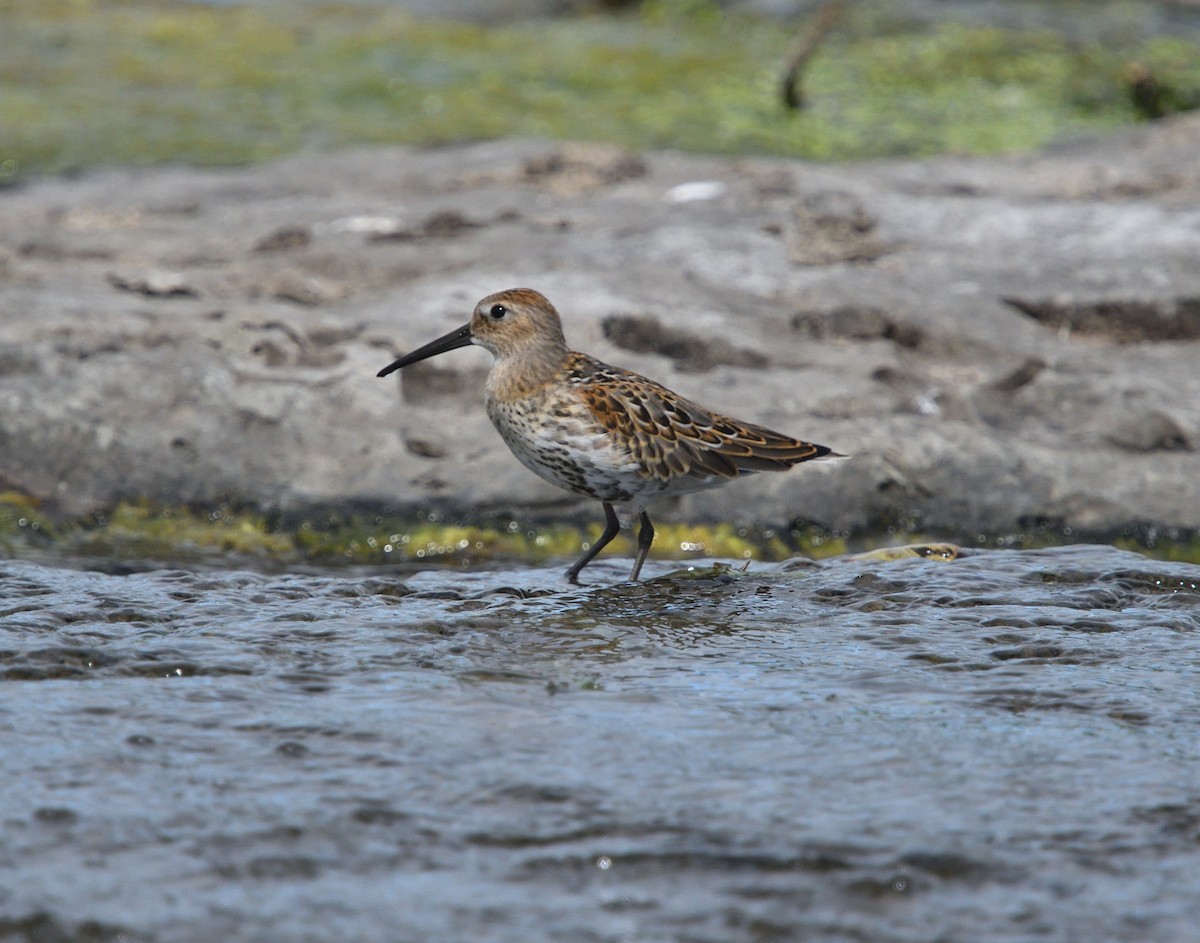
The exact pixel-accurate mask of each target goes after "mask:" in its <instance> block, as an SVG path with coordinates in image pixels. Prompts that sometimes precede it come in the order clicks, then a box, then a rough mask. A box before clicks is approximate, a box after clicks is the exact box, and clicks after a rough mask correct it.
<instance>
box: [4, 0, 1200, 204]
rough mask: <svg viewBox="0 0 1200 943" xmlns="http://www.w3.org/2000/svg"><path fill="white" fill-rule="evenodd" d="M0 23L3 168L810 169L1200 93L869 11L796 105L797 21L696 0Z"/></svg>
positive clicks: (1114, 66)
mask: <svg viewBox="0 0 1200 943" xmlns="http://www.w3.org/2000/svg"><path fill="white" fill-rule="evenodd" d="M0 12H2V14H3V21H4V43H3V50H2V51H0V179H8V180H12V179H15V178H17V177H18V176H20V175H22V174H27V173H45V172H56V171H63V170H69V169H73V168H82V167H87V166H92V165H95V164H101V163H121V164H145V163H156V162H163V161H184V162H192V163H199V164H214V163H216V164H228V163H240V162H247V161H254V160H259V159H263V158H267V157H272V156H276V155H281V154H285V153H290V152H294V151H297V150H301V149H305V148H329V147H336V146H343V145H350V144H359V143H368V142H401V143H409V144H421V145H427V144H441V143H449V142H459V141H466V140H474V139H480V138H494V137H501V136H509V135H537V136H547V137H554V138H569V139H580V140H604V141H610V142H614V143H618V144H623V145H626V146H629V147H633V148H653V147H676V148H682V149H687V150H694V151H714V152H725V153H742V154H745V153H766V154H779V155H789V156H798V157H809V158H846V157H870V156H882V155H893V154H911V155H919V154H931V153H936V152H945V151H954V152H964V153H994V152H999V151H1018V150H1025V149H1029V148H1034V147H1037V146H1039V145H1042V144H1045V143H1046V142H1048V141H1051V140H1053V139H1055V138H1059V137H1062V136H1064V135H1071V134H1078V133H1082V132H1089V131H1097V130H1103V129H1107V128H1112V127H1116V126H1118V125H1122V124H1128V123H1131V122H1133V121H1136V120H1138V118H1139V117H1140V116H1143V115H1145V114H1149V113H1152V112H1153V113H1166V112H1169V111H1171V110H1173V109H1176V108H1184V107H1195V104H1196V99H1198V98H1200V93H1198V92H1197V90H1200V54H1198V53H1200V47H1198V45H1197V44H1196V43H1194V42H1189V41H1185V40H1179V39H1157V40H1144V39H1130V40H1126V41H1124V42H1112V41H1106V42H1103V43H1100V42H1091V43H1084V42H1070V41H1068V40H1066V39H1063V38H1061V37H1060V36H1058V35H1057V34H1053V33H1049V32H1013V31H1006V30H998V29H986V28H972V27H966V26H954V25H946V26H942V27H939V28H928V27H919V28H917V27H911V26H909V27H897V26H895V25H894V24H880V23H879V22H875V21H872V20H871V19H870V18H869V17H867V16H866V15H863V16H860V17H859V18H857V19H855V18H854V17H851V18H849V19H848V20H847V22H846V23H845V24H843V25H842V26H841V27H839V29H838V30H836V31H835V32H834V33H833V34H832V35H831V36H829V37H828V39H827V40H826V42H825V44H824V45H823V46H822V47H821V49H820V50H819V52H818V54H817V55H816V57H815V58H814V59H813V60H812V62H811V63H810V67H809V69H808V71H807V73H806V75H805V79H804V85H805V90H806V97H807V100H808V102H809V107H808V108H806V109H804V110H803V111H800V112H789V111H787V110H786V109H785V108H783V107H782V105H781V104H780V102H779V94H778V88H777V85H778V82H779V78H780V74H781V72H782V63H783V60H784V58H785V56H786V55H787V50H788V47H789V43H790V42H791V39H792V36H791V33H792V29H791V28H789V27H786V26H784V25H782V24H780V23H778V22H775V21H766V20H759V19H754V18H751V17H747V16H740V15H735V14H731V13H725V12H722V11H720V10H719V9H718V8H717V7H716V6H715V5H714V4H711V3H704V2H698V3H697V2H689V3H679V2H674V3H650V4H647V5H645V7H644V8H643V10H642V11H641V12H640V13H636V14H628V15H621V16H613V15H599V14H595V15H583V16H576V17H565V18H561V19H555V20H548V21H538V22H523V23H521V24H519V25H515V26H511V27H501V28H488V27H483V26H477V25H469V24H462V23H453V22H445V21H425V20H413V19H410V18H408V17H406V16H404V15H403V14H402V13H400V12H398V11H396V10H395V9H394V8H391V7H388V6H387V5H380V6H377V7H376V6H372V5H369V4H362V3H354V4H350V3H347V4H336V3H327V4H319V3H304V4H280V5H277V6H271V5H270V4H256V5H254V6H253V7H250V6H242V5H236V4H235V5H228V6H225V5H187V4H180V3H168V2H166V0H127V2H120V3H117V2H105V0H74V2H54V0H37V2H34V0H4V2H0ZM1147 77H1149V78H1148V80H1147Z"/></svg>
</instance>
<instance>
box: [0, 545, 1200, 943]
mask: <svg viewBox="0 0 1200 943" xmlns="http://www.w3.org/2000/svg"><path fill="white" fill-rule="evenodd" d="M626 570H627V562H626V561H612V562H604V563H598V564H595V565H593V566H592V567H590V568H589V569H588V571H587V575H590V577H591V580H592V585H590V586H587V587H584V588H582V589H578V588H567V586H566V584H565V583H564V582H563V581H562V579H561V573H560V570H559V569H558V568H555V569H552V570H547V569H536V570H509V571H499V572H486V573H471V574H463V573H456V572H448V571H428V572H423V573H417V574H410V575H396V574H391V575H386V574H379V573H374V574H367V575H364V574H354V575H347V574H346V573H329V574H324V575H263V574H257V573H249V572H219V571H218V572H213V571H200V572H192V571H180V570H160V571H154V572H146V573H133V574H130V575H110V574H104V573H100V572H89V571H86V570H80V569H71V568H67V567H54V566H42V565H37V564H34V563H29V562H20V561H7V562H5V561H0V678H2V679H3V680H4V681H5V682H7V683H4V684H0V738H2V744H3V745H2V749H0V773H2V778H0V939H3V940H9V939H17V940H21V939H28V940H35V939H36V940H49V939H53V940H61V939H86V940H110V939H111V940H116V939H124V940H130V941H133V940H143V939H147V940H148V939H153V940H160V941H181V943H182V941H196V940H216V939H231V940H232V939H236V940H262V941H268V940H269V941H299V940H313V941H316V940H322V941H325V940H338V941H351V940H352V941H357V940H363V941H366V940H396V941H404V940H413V941H417V940H420V941H433V940H438V941H442V940H445V941H453V940H488V941H513V943H516V941H521V943H530V941H540V940H555V941H559V940H561V941H572V943H575V941H618V940H620V941H714V943H716V941H720V943H740V941H758V943H763V941H775V940H778V941H784V940H788V941H791V940H802V939H812V940H822V941H826V940H828V941H841V940H847V941H849V940H869V941H873V943H874V941H884V943H886V941H928V940H940V941H946V943H950V941H963V943H968V941H970V943H981V941H1011V940H1035V939H1036V940H1049V941H1101V940H1104V941H1109V940H1112V941H1117V940H1128V941H1145V940H1155V941H1159V943H1161V941H1174V940H1179V941H1185V940H1187V941H1191V940H1194V939H1195V938H1196V937H1195V932H1196V930H1195V917H1196V901H1197V899H1198V892H1197V888H1198V886H1200V879H1198V878H1197V853H1198V851H1200V697H1198V694H1197V684H1198V680H1200V676H1198V668H1200V567H1195V566H1188V565H1184V564H1170V563H1161V562H1155V561H1151V560H1147V559H1145V558H1143V557H1140V556H1137V555H1134V554H1130V553H1123V552H1119V551H1116V550H1112V549H1110V548H1105V547H1071V548H1062V549H1056V550H1045V551H1026V552H1019V551H991V552H980V553H977V554H974V555H971V556H968V557H965V558H963V559H960V560H958V561H955V562H951V563H943V562H933V561H929V560H922V559H910V560H901V561H897V562H891V563H887V562H878V561H871V560H851V559H842V560H835V561H829V562H826V563H823V564H821V565H820V566H815V567H805V566H796V567H794V568H788V567H787V566H782V567H780V566H769V565H759V566H755V567H752V568H751V569H750V570H749V571H748V572H745V573H734V572H726V573H719V572H718V573H715V574H714V573H711V572H710V573H709V574H708V576H707V577H703V576H702V578H694V577H695V576H696V574H695V573H693V574H691V576H692V577H693V578H689V577H688V576H687V575H686V574H684V575H674V576H665V577H660V578H658V579H652V580H650V581H648V582H644V583H641V584H638V585H631V584H628V583H622V582H618V581H619V580H621V579H622V578H623V576H624V574H625V572H626ZM667 570H668V566H667V565H665V564H661V563H660V564H657V565H655V566H654V568H653V570H652V573H665V572H666V571H667ZM39 934H40V935H39Z"/></svg>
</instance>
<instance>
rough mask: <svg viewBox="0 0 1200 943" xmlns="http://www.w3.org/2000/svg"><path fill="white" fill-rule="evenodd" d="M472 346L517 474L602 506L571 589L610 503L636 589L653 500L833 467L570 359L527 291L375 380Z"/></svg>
mask: <svg viewBox="0 0 1200 943" xmlns="http://www.w3.org/2000/svg"><path fill="white" fill-rule="evenodd" d="M471 344H478V345H479V346H480V347H483V348H485V349H486V350H488V351H490V352H491V354H492V356H493V357H494V358H495V360H494V361H493V363H492V369H491V371H490V372H489V373H488V377H487V382H486V384H485V386H484V393H485V403H486V405H487V413H488V416H489V417H490V418H491V420H492V423H493V425H495V427H496V429H497V430H498V431H499V433H500V436H501V438H503V439H504V441H505V443H506V444H507V445H508V447H509V448H510V449H512V452H513V454H514V455H515V456H516V457H517V458H518V459H519V460H520V462H521V464H523V465H524V466H525V467H526V468H528V469H529V470H530V471H532V472H534V473H535V474H537V475H540V476H541V477H542V478H544V479H546V481H549V482H550V483H551V484H554V485H557V486H558V487H560V488H565V489H566V490H567V491H572V492H574V493H575V494H581V495H584V496H586V497H589V498H595V499H596V500H598V501H600V502H602V503H603V505H604V519H605V527H604V533H603V534H601V535H600V539H599V540H597V541H596V542H595V543H593V544H592V545H591V546H590V547H589V548H588V549H587V552H586V553H584V555H583V556H582V557H580V559H579V561H578V562H577V563H575V565H574V566H572V567H571V568H570V569H569V570H567V579H568V580H570V581H571V582H572V583H578V582H579V573H580V571H581V570H582V569H583V568H584V567H585V566H587V565H588V564H589V563H591V562H592V560H593V558H594V557H595V556H596V554H598V553H599V552H600V551H601V550H602V549H603V548H604V546H605V545H606V544H608V542H609V541H611V540H612V539H613V538H614V537H615V536H617V533H618V532H619V531H620V529H621V524H620V521H619V520H618V518H617V513H616V511H615V510H614V509H613V505H614V504H621V505H625V504H628V505H632V506H633V509H634V510H635V511H636V512H637V515H638V518H639V520H640V522H641V523H640V527H639V529H638V541H637V557H636V558H635V559H634V562H633V572H632V574H631V575H630V579H631V580H636V579H637V578H638V575H639V574H640V573H641V571H642V564H643V563H644V562H645V560H646V554H647V553H648V552H649V550H650V545H651V543H653V541H654V525H653V524H651V523H650V518H649V516H648V515H647V514H646V503H647V502H648V501H649V500H650V499H651V498H654V497H657V496H659V495H677V494H687V493H689V492H692V491H700V490H702V489H705V488H712V487H715V486H716V485H720V484H723V483H724V482H726V481H729V480H731V479H733V478H737V477H739V476H741V475H745V474H750V473H752V472H759V471H784V470H786V469H788V468H790V467H791V466H793V465H796V464H798V463H799V462H807V461H809V460H810V459H815V458H824V457H839V456H838V455H837V453H836V452H834V451H833V450H832V449H829V448H827V447H826V446H824V445H814V444H813V443H811V442H802V441H800V440H799V439H793V438H792V437H791V436H786V435H782V434H781V433H778V432H772V431H771V430H770V429H765V428H763V427H762V426H757V425H754V424H753V423H749V422H739V421H738V420H736V419H730V418H729V417H728V416H722V415H721V414H720V413H715V412H713V411H712V410H710V409H706V408H705V407H703V406H701V405H699V404H698V403H694V402H692V401H691V400H688V399H684V398H683V397H682V396H680V395H679V394H678V393H674V392H672V391H671V390H669V389H667V388H666V387H665V386H662V385H661V384H659V383H655V382H654V381H653V380H650V379H647V378H646V377H644V376H641V375H640V374H637V373H633V372H631V371H629V370H622V369H621V368H620V367H610V366H609V365H608V364H606V363H601V362H600V361H599V360H596V359H595V358H593V357H589V356H588V355H587V354H582V353H579V352H578V351H574V350H571V349H570V348H569V347H568V346H567V342H566V339H565V338H564V337H563V330H562V321H561V320H560V319H559V316H558V312H557V311H556V310H555V308H554V305H552V304H551V303H550V301H549V300H548V299H547V298H546V297H545V296H544V295H542V294H541V293H540V292H536V291H534V290H533V289H531V288H511V289H509V290H507V291H501V292H497V293H496V294H494V295H488V296H487V297H486V298H484V299H483V300H482V301H480V302H479V304H477V305H476V306H475V312H474V313H473V314H472V315H471V320H470V322H469V323H468V324H465V325H464V326H463V327H460V328H459V329H458V330H455V331H451V332H450V333H449V334H447V335H446V336H444V337H439V338H438V339H437V340H435V341H431V342H430V343H428V344H426V345H425V346H424V347H419V348H418V349H416V350H414V351H413V352H412V353H411V354H407V355H406V356H404V357H401V358H400V359H399V360H396V361H395V362H394V363H392V364H389V365H388V366H386V367H384V368H383V369H382V370H380V371H379V373H378V374H377V375H378V376H381V377H386V376H387V375H388V374H389V373H393V372H395V371H396V370H400V369H402V368H404V367H407V366H409V365H411V364H414V363H418V362H419V361H422V360H426V359H428V358H429V357H434V356H436V355H438V354H444V353H446V352H447V351H450V350H456V349H457V348H459V347H467V346H469V345H471Z"/></svg>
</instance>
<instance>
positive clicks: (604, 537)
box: [567, 501, 621, 584]
mask: <svg viewBox="0 0 1200 943" xmlns="http://www.w3.org/2000/svg"><path fill="white" fill-rule="evenodd" d="M604 521H605V524H604V533H603V534H601V535H600V539H599V540H597V541H596V542H595V543H594V544H592V545H591V547H589V548H588V552H587V553H585V554H584V555H583V556H582V557H580V558H579V562H578V563H576V564H575V565H574V566H573V567H571V569H569V570H567V579H568V580H570V581H571V582H572V583H575V584H578V583H579V571H580V570H582V569H583V568H584V567H585V566H587V565H588V564H589V563H591V562H592V558H593V557H595V556H596V554H598V553H599V552H600V551H601V550H603V549H604V548H605V547H606V546H607V545H608V542H609V541H610V540H612V539H613V538H614V537H616V536H617V534H619V533H620V531H621V522H620V521H618V520H617V512H616V511H614V510H613V506H612V505H611V504H609V503H608V502H607V501H605V502H604Z"/></svg>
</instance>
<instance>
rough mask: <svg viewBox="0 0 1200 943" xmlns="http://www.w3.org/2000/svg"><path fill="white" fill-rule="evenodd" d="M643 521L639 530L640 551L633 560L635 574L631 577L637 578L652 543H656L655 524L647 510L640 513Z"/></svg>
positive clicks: (632, 578)
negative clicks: (652, 522) (651, 521)
mask: <svg viewBox="0 0 1200 943" xmlns="http://www.w3.org/2000/svg"><path fill="white" fill-rule="evenodd" d="M639 517H640V518H641V521H642V526H641V529H640V530H639V531H638V552H637V559H636V560H634V561H633V575H632V576H630V577H629V578H630V579H631V580H636V579H637V578H638V574H639V573H641V572H642V564H643V563H645V562H646V554H648V553H649V552H650V545H651V544H652V543H654V525H653V524H651V523H650V516H649V515H648V514H647V513H646V512H645V511H642V513H641V514H640V515H639Z"/></svg>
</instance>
